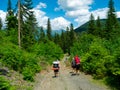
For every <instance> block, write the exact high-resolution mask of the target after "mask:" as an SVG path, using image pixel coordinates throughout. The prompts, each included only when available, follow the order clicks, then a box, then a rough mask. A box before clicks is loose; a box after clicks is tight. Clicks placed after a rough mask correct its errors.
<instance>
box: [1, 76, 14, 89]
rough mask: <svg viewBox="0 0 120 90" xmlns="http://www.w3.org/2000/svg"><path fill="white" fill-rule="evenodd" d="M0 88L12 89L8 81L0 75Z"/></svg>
mask: <svg viewBox="0 0 120 90" xmlns="http://www.w3.org/2000/svg"><path fill="white" fill-rule="evenodd" d="M0 90H13V89H12V86H11V85H10V82H9V81H8V80H6V79H5V78H4V77H2V76H0Z"/></svg>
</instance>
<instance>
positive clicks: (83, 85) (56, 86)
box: [34, 57, 110, 90]
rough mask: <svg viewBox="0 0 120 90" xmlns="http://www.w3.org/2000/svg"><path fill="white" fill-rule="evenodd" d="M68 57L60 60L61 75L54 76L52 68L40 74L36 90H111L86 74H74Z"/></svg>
mask: <svg viewBox="0 0 120 90" xmlns="http://www.w3.org/2000/svg"><path fill="white" fill-rule="evenodd" d="M65 59H66V57H64V58H63V60H62V61H61V62H60V66H61V68H60V73H59V76H58V77H56V78H53V76H54V73H53V71H52V70H49V71H48V72H42V73H41V74H38V76H37V78H36V80H37V82H36V84H35V86H34V90H110V89H108V87H107V86H104V85H100V84H97V83H95V82H93V81H91V79H90V78H89V77H88V76H87V75H85V74H84V73H80V75H72V74H71V73H70V72H71V69H70V68H68V67H66V64H65V62H66V61H65Z"/></svg>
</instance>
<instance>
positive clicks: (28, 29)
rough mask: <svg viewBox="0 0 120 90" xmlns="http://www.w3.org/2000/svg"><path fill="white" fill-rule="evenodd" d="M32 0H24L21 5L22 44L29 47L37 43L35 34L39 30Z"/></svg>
mask: <svg viewBox="0 0 120 90" xmlns="http://www.w3.org/2000/svg"><path fill="white" fill-rule="evenodd" d="M32 4H33V3H32V0H24V2H23V3H22V5H21V6H22V7H21V19H22V20H21V22H22V31H21V33H22V46H23V47H24V48H29V47H30V46H31V45H33V44H34V43H35V34H36V32H37V29H38V26H37V20H36V18H35V15H34V12H33V11H32V8H33V7H32Z"/></svg>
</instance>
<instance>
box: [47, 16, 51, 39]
mask: <svg viewBox="0 0 120 90" xmlns="http://www.w3.org/2000/svg"><path fill="white" fill-rule="evenodd" d="M51 32H52V30H51V24H50V19H49V18H48V21H47V37H48V39H49V40H52V35H51Z"/></svg>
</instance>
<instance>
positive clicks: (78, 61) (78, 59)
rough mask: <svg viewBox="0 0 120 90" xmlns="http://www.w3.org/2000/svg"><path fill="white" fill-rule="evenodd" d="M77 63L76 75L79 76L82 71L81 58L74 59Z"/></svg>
mask: <svg viewBox="0 0 120 90" xmlns="http://www.w3.org/2000/svg"><path fill="white" fill-rule="evenodd" d="M74 60H75V63H76V74H77V75H79V71H80V58H79V57H78V55H76V56H75V57H74Z"/></svg>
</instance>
